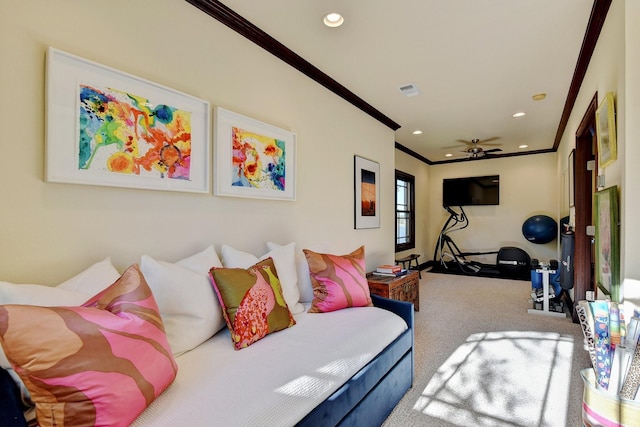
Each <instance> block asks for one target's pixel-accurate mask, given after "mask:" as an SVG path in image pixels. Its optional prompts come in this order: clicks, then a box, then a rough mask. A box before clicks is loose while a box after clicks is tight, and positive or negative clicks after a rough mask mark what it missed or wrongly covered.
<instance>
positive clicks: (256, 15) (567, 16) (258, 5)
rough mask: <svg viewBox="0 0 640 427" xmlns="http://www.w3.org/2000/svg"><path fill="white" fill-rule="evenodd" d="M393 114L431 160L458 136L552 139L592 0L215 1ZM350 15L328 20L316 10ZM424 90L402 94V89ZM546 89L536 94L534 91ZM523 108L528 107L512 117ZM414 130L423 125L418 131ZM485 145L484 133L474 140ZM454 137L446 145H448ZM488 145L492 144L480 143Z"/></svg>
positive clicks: (413, 146) (401, 134)
mask: <svg viewBox="0 0 640 427" xmlns="http://www.w3.org/2000/svg"><path fill="white" fill-rule="evenodd" d="M221 3H223V4H224V5H226V6H228V7H229V8H231V9H232V10H234V11H235V12H237V13H238V14H240V15H241V16H243V17H244V18H245V19H246V20H248V21H250V22H251V23H253V24H254V25H255V26H257V27H258V28H260V29H261V30H263V31H264V32H266V33H267V34H269V35H270V36H271V37H273V38H275V39H276V40H278V41H279V42H280V43H282V44H284V45H285V46H286V47H288V48H289V49H291V50H292V51H293V52H295V53H297V54H298V55H300V56H301V57H302V58H304V59H306V60H307V61H308V62H310V63H311V64H313V65H314V66H315V67H317V68H319V69H320V70H321V71H323V72H324V73H325V74H327V75H328V76H329V77H331V78H333V79H334V80H336V81H337V82H338V83H340V84H342V85H343V86H345V87H346V88H348V89H349V90H351V91H352V92H353V93H355V94H356V95H357V96H358V97H360V98H362V99H363V100H364V101H366V102H367V103H369V104H370V105H371V106H373V107H374V108H375V109H377V110H379V111H380V112H381V113H382V114H384V115H385V116H387V117H388V118H390V119H391V120H393V121H395V122H396V123H398V124H399V125H400V126H401V127H400V128H399V129H398V130H397V131H396V141H397V142H398V143H400V144H401V145H403V146H405V147H406V148H408V149H409V150H412V151H414V152H415V153H417V154H419V155H421V156H423V157H425V158H426V159H428V160H430V161H443V160H448V159H450V158H446V157H445V154H446V153H452V154H454V158H460V157H463V158H464V157H465V153H462V152H461V151H460V150H464V149H466V147H465V146H464V144H461V143H460V142H458V140H467V141H470V140H472V139H475V138H477V139H480V140H485V139H489V138H497V139H495V140H493V141H492V143H495V144H501V145H500V147H499V148H501V149H502V150H503V151H502V152H501V153H498V154H505V153H515V152H519V151H523V149H520V148H518V146H519V145H521V144H527V145H528V147H527V148H526V149H524V151H535V150H545V149H546V150H548V149H551V148H553V145H554V140H555V137H556V133H557V130H558V126H559V124H560V120H561V116H562V114H563V109H564V105H565V101H566V99H567V94H568V92H569V86H570V83H571V79H572V76H573V72H574V69H575V67H576V62H577V59H578V55H579V53H580V47H581V45H582V41H583V38H584V35H585V31H586V29H587V24H588V21H589V15H590V12H591V8H592V6H593V2H592V1H590V0H445V1H443V0H396V1H390V0H263V1H255V0H222V1H221ZM329 11H337V12H339V13H341V14H342V15H343V16H344V18H345V23H344V24H343V25H342V26H341V27H339V28H328V27H325V26H324V25H323V24H322V17H323V15H324V14H325V13H327V12H329ZM407 84H414V85H416V86H417V88H418V89H419V90H420V94H419V95H418V96H414V97H406V96H405V95H403V94H402V93H401V92H400V89H399V88H400V87H401V86H404V85H407ZM537 93H546V94H547V96H546V98H545V99H544V100H543V101H534V100H533V99H532V95H534V94H537ZM519 111H524V112H526V113H527V114H526V116H524V117H521V118H513V117H512V114H514V113H516V112H519ZM416 129H420V130H422V131H423V133H422V135H413V134H412V132H413V131H414V130H416ZM480 145H481V146H482V143H481V144H480ZM445 147H450V148H445ZM486 148H487V149H488V148H495V147H486Z"/></svg>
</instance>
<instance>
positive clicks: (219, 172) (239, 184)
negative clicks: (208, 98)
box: [214, 107, 296, 201]
mask: <svg viewBox="0 0 640 427" xmlns="http://www.w3.org/2000/svg"><path fill="white" fill-rule="evenodd" d="M214 111H215V112H214V115H215V118H214V122H215V131H214V151H215V153H214V163H215V183H214V195H216V196H231V197H249V198H258V199H272V200H287V201H294V200H295V199H296V134H295V133H293V132H291V131H288V130H285V129H282V128H279V127H276V126H273V125H270V124H268V123H264V122H261V121H259V120H255V119H252V118H249V117H246V116H243V115H241V114H238V113H235V112H232V111H229V110H226V109H224V108H221V107H217V108H216V109H215V110H214Z"/></svg>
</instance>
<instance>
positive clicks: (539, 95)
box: [531, 93, 547, 101]
mask: <svg viewBox="0 0 640 427" xmlns="http://www.w3.org/2000/svg"><path fill="white" fill-rule="evenodd" d="M546 97H547V94H546V93H536V94H535V95H533V96H532V97H531V98H533V100H534V101H542V100H543V99H545V98H546Z"/></svg>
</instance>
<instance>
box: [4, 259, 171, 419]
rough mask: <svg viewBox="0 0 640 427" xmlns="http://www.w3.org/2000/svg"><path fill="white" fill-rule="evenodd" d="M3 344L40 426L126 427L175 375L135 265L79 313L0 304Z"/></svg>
mask: <svg viewBox="0 0 640 427" xmlns="http://www.w3.org/2000/svg"><path fill="white" fill-rule="evenodd" d="M0 342H1V343H2V346H3V347H4V349H5V352H6V354H7V358H8V359H9V361H10V362H11V364H12V365H13V367H14V368H15V371H16V372H17V373H18V375H19V376H20V378H21V379H22V380H23V381H24V384H25V385H26V387H27V389H28V390H29V392H30V393H31V398H32V400H33V402H34V403H35V405H36V417H37V420H38V424H39V425H40V426H41V427H49V426H56V427H67V426H74V427H76V426H95V425H102V426H106V425H108V426H128V425H130V424H131V422H132V421H133V420H135V419H136V417H137V416H138V415H139V414H140V413H141V412H142V411H144V409H145V408H146V407H147V406H148V405H149V404H150V403H151V402H152V401H153V400H154V399H155V398H156V397H157V396H158V395H159V394H160V393H162V391H164V390H165V389H166V388H167V387H168V386H169V384H171V382H173V380H174V379H175V376H176V373H177V365H176V363H175V360H174V359H173V355H172V354H171V349H170V347H169V343H168V342H167V337H166V335H165V332H164V326H163V324H162V319H161V317H160V313H159V311H158V306H157V305H156V302H155V300H154V298H153V295H152V294H151V290H150V289H149V286H148V285H147V283H146V281H145V280H144V277H143V276H142V273H141V272H140V269H139V268H138V266H137V265H133V266H131V267H129V268H128V269H127V270H126V271H125V272H124V273H123V274H122V276H121V277H120V278H119V279H118V280H117V281H116V282H115V283H114V284H113V285H111V286H109V287H108V288H107V289H105V290H103V291H102V292H100V293H99V294H97V295H96V296H94V297H93V298H91V299H90V300H89V301H87V302H86V303H84V304H83V305H82V306H80V307H40V306H27V305H2V306H0Z"/></svg>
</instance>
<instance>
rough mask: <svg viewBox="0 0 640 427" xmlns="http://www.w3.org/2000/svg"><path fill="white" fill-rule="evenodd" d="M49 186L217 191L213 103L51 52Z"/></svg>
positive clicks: (47, 125)
mask: <svg viewBox="0 0 640 427" xmlns="http://www.w3.org/2000/svg"><path fill="white" fill-rule="evenodd" d="M46 62H47V71H46V154H45V157H46V161H45V180H46V181H47V182H52V183H71V184H87V185H98V186H110V187H124V188H138V189H148V190H166V191H185V192H194V193H210V192H211V167H210V166H211V133H210V132H211V109H210V106H209V103H208V102H207V101H205V100H202V99H198V98H196V97H193V96H190V95H187V94H185V93H182V92H179V91H176V90H174V89H171V88H168V87H165V86H162V85H159V84H157V83H153V82H151V81H148V80H145V79H143V78H140V77H137V76H134V75H131V74H128V73H125V72H122V71H118V70H116V69H113V68H110V67H107V66H105V65H101V64H98V63H96V62H93V61H89V60H87V59H84V58H81V57H78V56H76V55H73V54H70V53H67V52H63V51H61V50H58V49H56V48H53V47H49V48H48V50H47V61H46Z"/></svg>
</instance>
